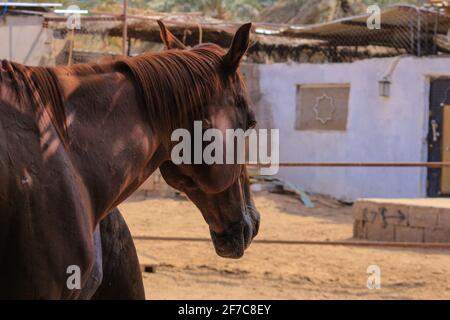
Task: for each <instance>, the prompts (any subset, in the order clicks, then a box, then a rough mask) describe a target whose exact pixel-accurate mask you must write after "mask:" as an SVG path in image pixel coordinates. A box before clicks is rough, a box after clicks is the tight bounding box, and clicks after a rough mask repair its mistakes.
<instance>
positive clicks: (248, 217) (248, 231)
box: [210, 206, 260, 259]
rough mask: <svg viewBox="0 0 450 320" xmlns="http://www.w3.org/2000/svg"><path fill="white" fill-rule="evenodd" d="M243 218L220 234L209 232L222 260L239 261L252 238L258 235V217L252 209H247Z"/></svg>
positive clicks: (256, 212)
mask: <svg viewBox="0 0 450 320" xmlns="http://www.w3.org/2000/svg"><path fill="white" fill-rule="evenodd" d="M247 209H248V212H247V213H246V214H244V218H243V219H242V220H241V221H239V222H237V223H234V224H233V225H231V226H230V227H229V228H227V229H226V230H225V231H224V232H222V233H220V234H219V233H216V232H214V231H213V230H210V233H211V239H212V241H213V244H214V248H215V250H216V253H217V254H218V255H219V256H221V257H223V258H230V259H239V258H241V257H242V256H243V255H244V251H245V249H247V248H248V247H249V246H250V244H251V242H252V240H253V238H254V237H255V236H256V235H257V234H258V230H259V223H260V215H259V213H258V211H257V210H256V209H255V208H254V207H250V206H249V207H248V208H247Z"/></svg>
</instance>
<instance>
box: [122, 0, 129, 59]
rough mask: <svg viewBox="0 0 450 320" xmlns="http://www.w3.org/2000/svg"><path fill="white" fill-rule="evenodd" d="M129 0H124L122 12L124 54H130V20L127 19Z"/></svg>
mask: <svg viewBox="0 0 450 320" xmlns="http://www.w3.org/2000/svg"><path fill="white" fill-rule="evenodd" d="M127 7H128V3H127V0H123V12H122V20H123V31H122V50H123V52H122V53H123V55H124V56H126V55H128V21H127Z"/></svg>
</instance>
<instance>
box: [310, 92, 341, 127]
mask: <svg viewBox="0 0 450 320" xmlns="http://www.w3.org/2000/svg"><path fill="white" fill-rule="evenodd" d="M313 109H314V112H315V114H316V120H317V121H320V122H321V123H322V124H325V123H327V122H328V121H330V120H332V119H333V114H334V111H335V110H336V106H335V105H334V101H333V98H332V97H330V96H328V95H327V94H325V93H324V94H323V95H322V96H320V97H317V98H316V104H315V105H314V107H313Z"/></svg>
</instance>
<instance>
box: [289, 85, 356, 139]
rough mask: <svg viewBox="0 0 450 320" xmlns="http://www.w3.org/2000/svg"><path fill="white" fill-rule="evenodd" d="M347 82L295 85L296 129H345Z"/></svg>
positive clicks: (348, 92) (347, 96) (348, 87)
mask: <svg viewBox="0 0 450 320" xmlns="http://www.w3.org/2000/svg"><path fill="white" fill-rule="evenodd" d="M349 94H350V85H349V84H318V85H310V84H307V85H298V86H297V106H296V122H295V129H297V130H340V131H342V130H346V128H347V116H348V101H349Z"/></svg>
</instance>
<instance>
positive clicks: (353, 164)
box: [247, 162, 450, 168]
mask: <svg viewBox="0 0 450 320" xmlns="http://www.w3.org/2000/svg"><path fill="white" fill-rule="evenodd" d="M275 165H277V166H279V167H387V168H388V167H392V168H416V167H424V168H449V167H450V162H280V163H270V164H252V163H248V164H247V166H249V167H270V166H275Z"/></svg>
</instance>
